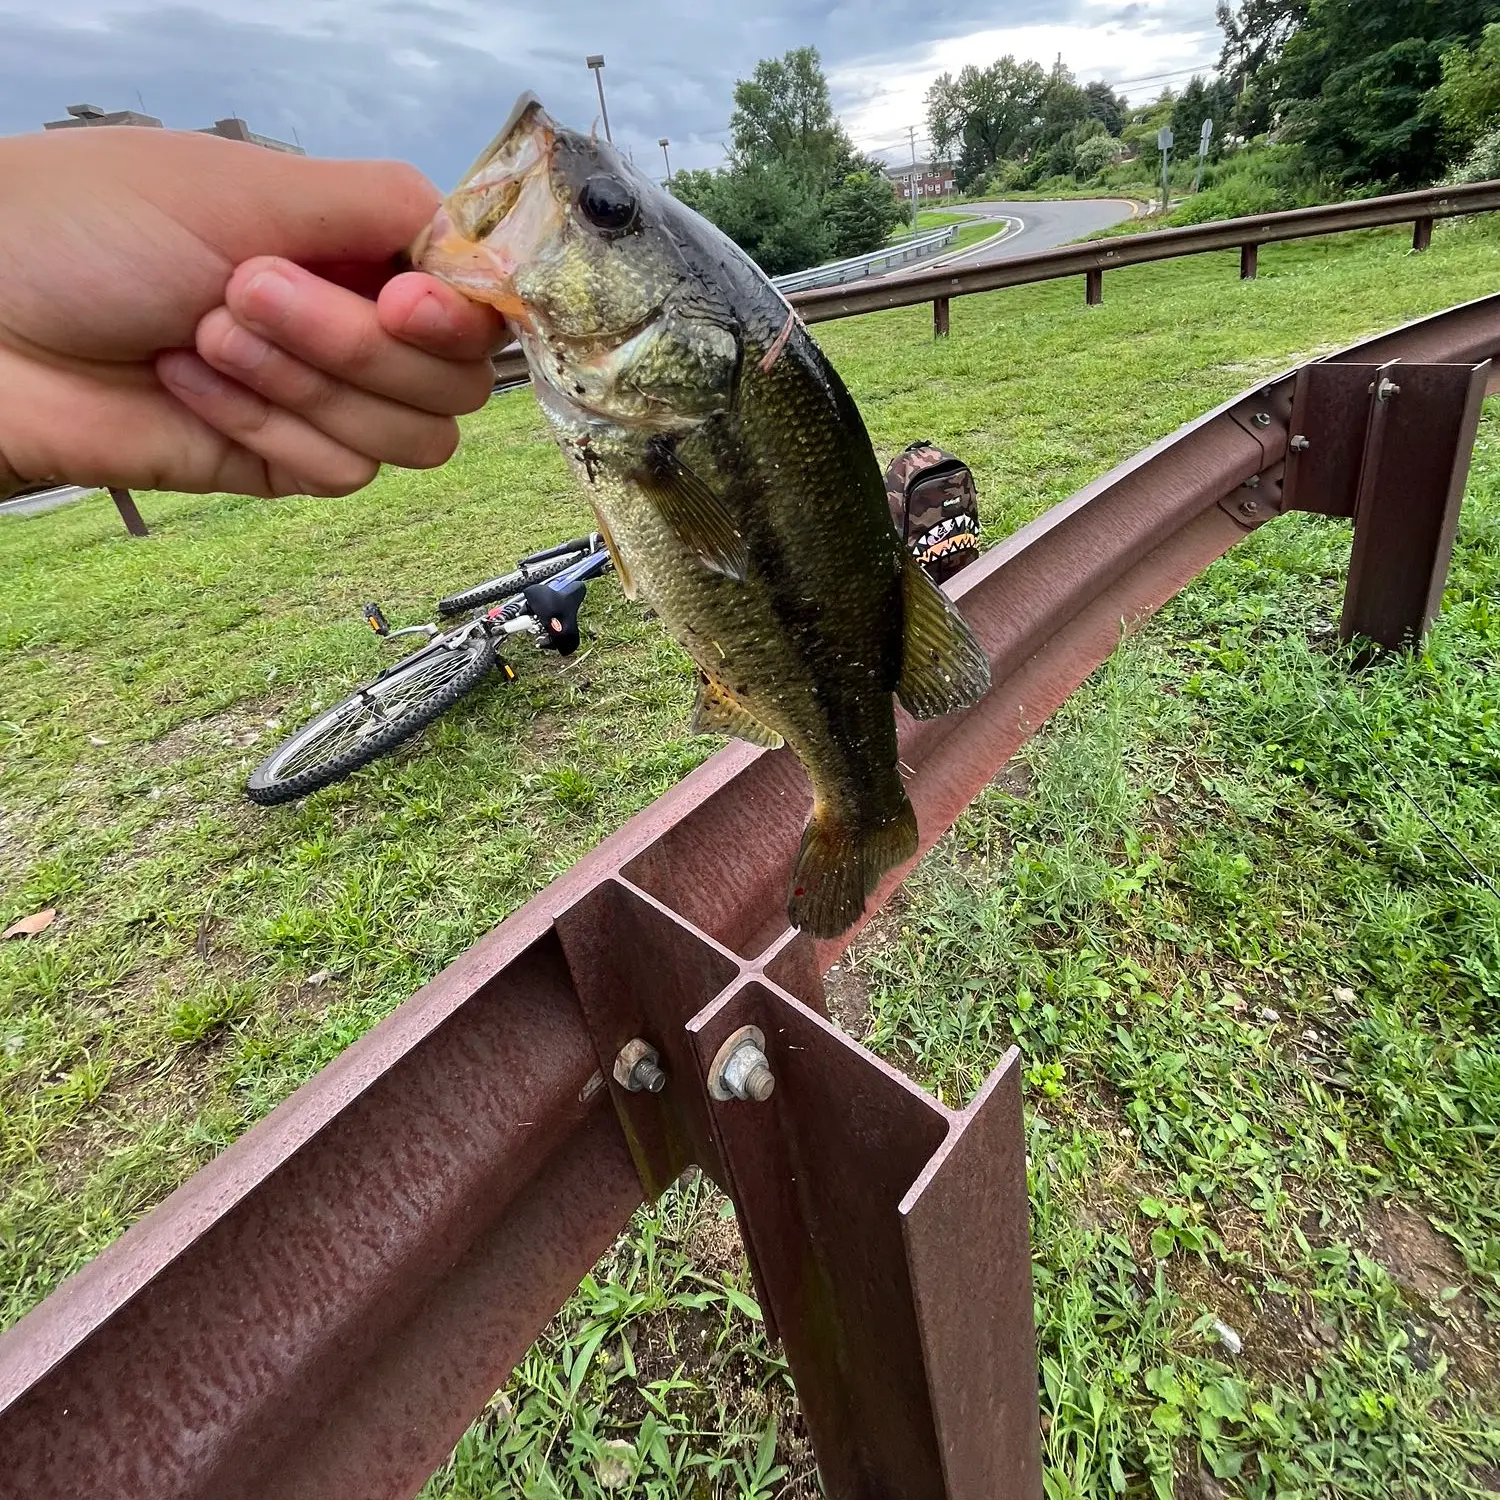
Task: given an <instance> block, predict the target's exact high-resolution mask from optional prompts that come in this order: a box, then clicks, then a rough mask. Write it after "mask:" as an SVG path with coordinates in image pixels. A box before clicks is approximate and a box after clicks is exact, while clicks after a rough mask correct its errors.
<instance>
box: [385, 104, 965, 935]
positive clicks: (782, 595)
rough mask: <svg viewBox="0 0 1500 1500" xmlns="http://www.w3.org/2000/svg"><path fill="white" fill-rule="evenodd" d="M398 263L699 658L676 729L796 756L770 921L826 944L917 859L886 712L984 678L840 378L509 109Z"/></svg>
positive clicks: (745, 263) (591, 160)
mask: <svg viewBox="0 0 1500 1500" xmlns="http://www.w3.org/2000/svg"><path fill="white" fill-rule="evenodd" d="M412 260H413V263H414V264H415V265H416V266H418V267H419V268H420V269H422V270H424V271H427V272H429V273H430V274H432V275H434V276H437V277H440V278H441V279H442V280H444V281H446V282H448V283H449V284H450V285H452V286H454V287H456V288H458V289H459V290H460V291H461V292H463V293H465V294H466V295H468V296H469V297H472V298H474V299H476V300H478V301H481V302H487V303H489V304H490V305H492V306H494V307H496V308H498V309H499V310H500V311H501V312H502V313H503V314H504V315H505V317H506V318H507V319H508V320H509V322H510V324H511V325H512V327H513V328H514V330H515V332H516V335H517V337H518V338H519V340H520V343H521V347H522V348H523V349H524V351H525V354H526V360H527V363H528V365H529V366H530V369H531V374H532V378H533V381H534V384H535V386H536V390H537V394H538V397H539V399H540V400H541V403H542V406H543V408H544V409H545V411H546V413H547V416H548V417H549V418H550V420H551V422H552V425H553V427H554V429H555V432H556V436H557V440H558V442H559V444H560V445H561V447H562V451H563V453H564V454H565V455H566V456H567V458H568V460H569V462H570V464H571V465H572V467H573V469H574V471H575V473H576V475H577V477H578V480H579V482H580V484H581V485H582V487H583V489H584V492H585V493H586V494H587V496H588V498H589V500H590V501H591V502H592V505H593V508H594V511H595V514H596V515H597V517H598V521H599V527H600V530H601V531H602V532H603V534H604V536H605V539H606V541H607V543H608V545H609V548H610V551H611V553H612V554H613V556H614V560H615V564H616V566H617V567H618V569H619V574H620V579H621V583H622V585H623V587H624V589H625V592H626V594H627V595H630V596H632V597H635V596H637V595H638V596H639V597H640V598H642V599H643V600H645V601H646V602H647V603H648V604H650V605H651V606H652V607H653V608H654V609H655V610H656V612H657V614H658V615H659V616H660V618H661V620H662V622H663V624H664V625H665V626H666V628H667V629H668V630H669V631H670V632H671V634H672V635H673V636H674V637H675V638H676V639H677V641H678V642H679V643H680V644H681V645H682V647H683V648H684V649H685V650H686V651H687V653H688V655H689V656H691V657H692V659H693V661H694V662H695V663H696V664H697V667H698V670H699V673H700V684H701V685H700V692H699V698H698V704H697V708H696V710H695V712H694V716H693V727H694V729H695V730H697V731H699V732H717V733H724V734H731V735H738V736H739V737H740V738H742V739H746V740H749V741H751V742H752V743H755V744H759V745H768V746H779V745H780V744H782V743H783V741H784V742H785V743H787V744H789V745H790V746H791V747H792V749H793V750H794V751H795V752H796V754H797V757H798V758H799V759H800V760H801V762H802V764H803V766H804V767H805V768H806V770H807V774H808V777H809V779H810V781H811V783H812V789H813V809H812V816H811V818H810V819H809V822H808V826H807V829H806V831H805V833H804V835H803V838H802V846H801V849H800V850H799V852H798V854H797V858H796V862H795V865H794V867H793V870H792V874H791V880H790V885H789V894H788V899H787V915H788V916H789V918H790V919H791V921H792V923H793V924H794V925H796V926H798V927H801V928H803V929H805V930H806V931H808V932H811V933H812V934H814V935H815V936H819V937H831V936H834V935H836V934H838V933H840V932H842V931H844V929H845V928H847V927H848V926H850V924H851V923H853V922H854V921H855V920H856V919H857V918H858V917H859V915H860V914H861V912H862V911H863V910H864V906H865V901H866V898H867V897H868V896H869V894H870V892H871V891H873V890H874V888H875V886H876V884H877V883H878V882H879V880H880V877H881V876H882V875H884V874H885V872H886V871H887V870H889V869H891V868H892V867H894V866H896V865H899V864H901V863H902V862H903V861H905V860H907V859H909V858H910V857H911V856H912V855H913V854H914V853H915V852H916V849H917V824H916V817H915V814H914V812H913V810H912V805H911V803H910V802H909V801H908V799H907V796H906V792H905V789H904V788H903V786H902V783H901V776H900V771H899V769H898V765H897V756H896V722H895V709H894V705H893V703H892V697H891V695H892V694H893V693H895V694H896V695H897V696H899V698H900V700H901V702H902V703H903V704H904V705H905V706H906V708H907V709H908V711H910V712H911V713H913V714H915V715H916V716H917V717H919V718H926V717H932V716H935V715H937V714H941V713H946V712H948V711H949V710H951V709H955V708H959V707H962V706H963V705H966V704H969V703H973V702H975V701H976V700H977V699H978V698H980V697H981V696H982V695H983V694H984V692H985V691H986V690H987V688H988V686H989V664H988V662H987V660H986V658H985V656H984V653H983V652H982V651H981V650H980V648H979V646H978V643H977V642H976V641H975V639H974V637H973V635H972V634H971V633H970V631H969V628H968V626H967V625H965V623H964V621H963V619H962V618H961V617H960V615H959V614H958V612H957V611H956V610H955V609H954V608H953V606H952V604H951V603H950V602H949V601H948V599H947V598H946V597H945V596H944V594H943V593H942V592H941V591H940V590H939V589H938V588H937V586H936V585H935V584H934V583H933V582H932V581H931V580H930V579H929V578H928V577H927V575H926V574H925V573H924V572H923V571H922V569H921V568H920V566H919V565H918V564H917V563H916V562H915V561H914V560H913V559H912V558H911V557H910V556H909V555H908V554H907V553H906V551H905V549H904V548H903V546H902V545H901V539H900V537H899V536H898V535H897V534H896V531H895V528H894V527H893V526H892V524H891V520H890V513H889V510H888V509H887V505H886V498H885V487H884V482H883V480H882V477H881V473H880V467H879V464H878V462H877V460H876V458H875V454H874V451H873V450H872V448H871V446H870V439H869V436H868V435H867V433H866V432H865V426H864V422H863V421H862V420H861V418H860V415H859V411H858V409H857V408H856V406H855V404H854V401H853V399H852V398H851V397H850V395H849V393H848V391H846V390H845V389H844V385H843V382H842V381H841V380H840V379H839V377H838V375H837V374H836V373H835V371H834V370H833V368H832V366H831V365H830V364H829V363H828V361H827V360H826V359H825V358H824V357H823V354H822V352H821V351H820V350H819V349H818V347H817V345H816V344H815V343H814V342H813V340H812V338H811V337H810V336H809V334H808V332H807V330H806V329H805V328H804V327H803V325H802V323H801V322H800V320H799V319H798V318H797V317H796V315H795V314H794V313H793V311H792V309H791V307H790V306H789V305H788V303H787V302H786V300H785V299H784V298H783V297H782V296H781V294H780V293H779V292H778V291H777V289H776V288H775V287H774V286H773V285H772V284H771V283H770V282H769V281H768V280H767V279H766V277H765V276H764V275H763V274H762V272H761V271H760V269H759V268H758V267H757V266H756V265H755V264H754V262H753V261H751V260H750V258H749V257H748V256H746V255H745V253H744V252H743V251H741V250H740V249H739V248H738V247H737V246H736V245H735V244H733V243H732V242H731V241H730V240H729V239H727V238H726V237H725V236H724V235H722V234H721V233H720V232H719V231H718V230H717V229H715V228H714V227H713V226H712V225H711V224H709V223H708V222H707V221H706V220H704V219H702V218H700V217H699V216H698V215H697V214H695V213H694V212H693V211H692V210H691V209H689V208H688V207H687V206H686V205H685V204H683V203H681V202H679V201H678V200H677V199H676V198H674V197H673V196H672V195H671V194H669V193H667V192H664V191H662V190H661V189H659V188H658V187H657V186H656V185H655V184H653V183H652V182H651V181H650V180H648V179H647V178H646V177H645V176H643V175H642V174H641V173H639V172H637V171H636V170H635V169H634V168H633V167H631V166H630V164H629V163H628V162H626V161H625V159H624V158H623V157H622V156H621V155H620V154H619V153H618V152H617V151H616V150H615V149H614V148H613V147H612V146H610V145H608V144H606V143H605V142H603V141H600V140H597V139H595V138H594V137H592V136H588V135H582V134H579V133H577V132H575V131H571V130H566V129H563V128H562V127H560V126H559V125H557V124H555V123H554V122H553V121H552V120H551V119H549V118H548V116H547V115H546V114H545V113H544V112H543V110H542V108H541V106H540V104H539V103H538V102H537V101H536V100H535V99H534V98H533V97H532V96H530V95H526V96H523V98H522V99H521V100H520V101H519V102H518V104H517V106H516V108H515V110H514V111H513V112H512V114H511V117H510V119H509V120H508V121H507V122H506V125H505V127H504V128H503V129H502V130H501V132H500V134H499V135H498V136H497V137H496V138H495V140H494V142H493V143H492V144H491V145H490V147H489V148H488V149H487V150H486V151H485V153H484V154H483V155H482V156H481V157H480V158H479V160H478V161H477V162H476V163H475V164H474V166H473V167H472V168H471V169H470V171H469V172H468V174H467V175H466V176H465V178H464V179H463V181H462V182H461V183H460V184H459V186H458V187H457V188H456V189H455V190H454V192H453V193H452V194H450V195H449V197H448V198H447V199H446V200H445V201H444V203H443V206H442V207H441V209H440V210H439V211H438V214H437V217H436V219H435V220H434V222H433V224H432V225H431V227H430V229H429V230H428V231H427V233H426V234H424V235H423V236H422V238H421V239H420V240H419V241H418V243H417V244H416V245H415V246H414V247H413V249H412Z"/></svg>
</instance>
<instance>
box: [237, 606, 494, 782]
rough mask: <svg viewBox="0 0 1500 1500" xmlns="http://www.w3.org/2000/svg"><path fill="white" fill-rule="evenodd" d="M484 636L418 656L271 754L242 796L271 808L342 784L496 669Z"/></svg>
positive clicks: (332, 709) (361, 691) (347, 699)
mask: <svg viewBox="0 0 1500 1500" xmlns="http://www.w3.org/2000/svg"><path fill="white" fill-rule="evenodd" d="M495 661H496V657H495V650H494V647H493V646H492V645H491V643H490V641H489V639H488V638H487V637H486V636H483V635H476V636H473V637H472V638H471V639H469V640H467V641H465V642H464V643H463V644H462V645H458V646H452V647H440V648H439V649H438V650H436V651H421V652H418V653H417V655H416V656H414V657H413V658H412V659H411V660H410V661H409V662H406V663H403V664H401V665H398V666H396V667H393V668H392V669H391V670H390V671H389V672H387V673H385V674H384V675H383V676H381V677H378V678H376V679H375V681H374V682H372V683H371V684H370V685H369V686H368V687H363V688H361V689H360V690H359V691H358V692H357V693H354V694H353V695H352V696H350V697H348V698H345V699H344V701H343V702H342V703H336V704H334V706H333V707H332V708H330V709H329V710H328V711H327V712H326V713H322V714H319V716H318V717H317V718H316V719H314V720H313V721H312V723H311V724H309V725H307V726H306V727H305V728H304V729H301V730H299V731H298V732H297V733H296V734H294V735H293V736H292V737H291V739H289V740H287V741H286V742H285V743H284V744H283V745H281V746H280V748H279V749H276V750H273V751H272V752H271V754H270V755H268V756H267V757H266V758H265V759H264V760H263V761H262V762H261V763H260V764H259V765H258V766H257V767H256V768H255V770H254V771H252V772H251V773H250V780H249V781H248V782H247V783H246V784H245V794H246V795H247V796H248V797H249V798H250V800H251V801H252V802H259V803H260V804H261V805H262V806H263V807H273V806H275V805H276V804H277V803H278V802H293V801H295V800H296V799H297V798H298V797H305V796H306V795H307V794H308V793H309V792H315V791H317V790H318V788H319V787H325V786H329V785H331V784H332V783H333V782H335V781H341V780H342V779H343V778H344V777H345V776H348V775H349V774H350V773H351V772H354V771H357V770H359V768H360V767H361V766H366V765H369V763H370V762H371V761H372V760H375V759H376V758H377V757H378V756H381V755H384V754H385V753H386V752H387V751H388V750H394V749H395V748H396V746H397V745H399V744H400V743H401V742H402V741H403V740H407V739H410V738H411V736H412V735H414V734H416V732H417V731H418V730H419V729H424V728H425V727H426V726H427V725H428V724H430V723H432V721H433V720H434V719H435V718H437V716H438V715H439V714H441V713H445V712H446V711H447V710H448V709H450V708H452V707H453V705H454V704H455V703H457V702H458V700H459V699H460V698H462V697H463V696H464V694H465V693H467V692H469V691H471V690H472V689H473V688H474V687H476V686H477V685H478V683H479V680H480V679H481V678H482V677H483V676H484V675H485V673H486V672H488V671H489V670H490V668H491V667H493V666H494V665H495Z"/></svg>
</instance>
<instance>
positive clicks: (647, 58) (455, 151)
mask: <svg viewBox="0 0 1500 1500" xmlns="http://www.w3.org/2000/svg"><path fill="white" fill-rule="evenodd" d="M1086 6H1087V0H1018V3H1016V4H1015V5H1013V6H1011V7H1007V9H1006V12H1005V14H1004V16H1003V18H997V17H996V15H995V12H994V10H993V8H991V7H990V6H988V5H986V4H983V3H980V0H935V3H931V4H919V3H916V0H874V3H871V4H854V3H850V0H825V3H817V0H814V3H811V4H807V3H799V0H743V3H739V4H731V5H728V6H722V7H721V6H710V5H708V4H706V3H704V0H662V3H659V4H655V5H651V6H647V5H643V4H640V3H638V0H614V3H611V0H569V3H568V4H567V5H566V6H565V7H564V6H558V5H555V4H554V5H552V6H547V5H545V4H538V3H536V0H530V3H527V4H524V5H522V4H518V3H507V0H495V3H490V0H378V3H376V4H374V5H371V4H369V3H366V0H312V3H310V4H309V3H304V0H262V3H259V4H257V5H255V6H254V7H249V8H247V7H245V6H243V5H242V4H236V5H235V6H234V7H233V9H232V10H231V9H230V8H229V7H228V6H227V5H219V4H215V5H208V4H204V5H163V6H151V5H149V4H147V3H143V0H92V3H88V0H61V3H59V4H58V5H55V6H53V7H51V8H50V9H49V10H48V11H46V12H45V13H39V9H38V10H33V11H31V12H30V13H28V14H25V15H23V14H20V13H19V12H16V11H13V10H12V11H7V10H3V9H0V58H3V59H4V62H3V67H4V73H5V89H4V93H3V97H0V134H4V133H13V132H20V131H26V130H34V129H36V128H37V127H38V126H39V125H40V124H41V123H42V121H44V120H48V119H56V118H58V117H59V116H60V115H61V114H62V112H63V109H64V107H65V106H66V105H69V104H75V103H79V102H82V101H85V100H87V101H89V102H92V103H96V104H100V105H103V106H104V107H105V108H106V109H122V108H138V107H139V105H138V103H137V95H138V94H139V96H140V98H141V99H142V100H144V102H145V105H146V109H147V111H148V112H149V113H151V114H154V115H158V116H160V117H161V118H162V119H163V120H164V121H165V122H166V123H167V124H168V125H170V126H178V127H190V126H199V125H208V124H211V123H212V122H213V121H214V120H215V119H217V118H220V117H222V116H224V115H228V114H239V115H242V116H244V118H246V119H247V120H248V121H249V122H250V125H251V126H252V128H254V129H256V130H260V131H263V132H265V133H266V134H270V135H277V136H281V137H283V138H285V139H291V138H292V136H293V134H294V133H295V135H296V136H297V137H298V138H300V140H301V141H302V144H303V145H304V146H305V147H306V148H307V149H308V150H309V151H311V152H314V153H316V154H318V155H324V156H341V155H343V156H399V157H404V158H406V159H408V160H411V161H414V162H416V163H417V165H418V166H420V167H421V168H422V169H423V170H424V171H425V172H427V174H428V175H429V176H430V177H432V178H433V180H434V181H436V182H438V183H439V184H448V183H451V182H452V180H453V179H454V178H455V177H456V175H457V174H458V173H459V172H460V171H462V169H463V168H464V167H465V166H466V165H467V164H468V162H469V160H470V159H471V158H472V156H473V154H474V152H475V151H476V150H477V149H478V147H479V146H481V145H483V144H484V142H485V141H486V140H488V138H489V136H490V134H491V132H492V130H493V129H494V126H495V124H496V122H497V121H498V120H499V119H500V118H501V117H502V116H503V115H504V113H505V111H506V110H507V109H508V107H509V105H510V103H511V100H512V99H513V98H514V97H515V95H516V94H517V93H518V92H519V91H520V90H522V89H524V88H530V89H534V90H535V91H536V92H537V93H538V94H539V95H541V97H542V99H543V100H544V101H545V102H546V103H547V105H548V107H549V108H550V109H551V110H552V111H553V113H554V114H556V115H557V116H558V117H559V118H560V119H563V120H565V121H567V122H569V123H573V124H579V125H582V124H586V123H588V122H590V121H592V119H593V118H594V116H595V114H596V113H597V108H598V106H597V102H596V99H595V95H594V88H593V81H592V78H591V77H590V75H589V74H588V73H587V71H586V70H585V69H584V66H583V56H584V54H585V53H586V52H593V51H602V52H604V53H605V54H606V56H607V57H608V58H609V63H608V65H607V67H606V70H605V83H606V88H607V90H608V99H609V110H610V118H611V124H612V125H613V128H614V133H615V137H616V140H617V141H618V142H620V143H621V144H623V145H629V146H631V147H632V148H633V149H634V151H635V153H636V155H637V157H638V158H639V157H640V156H641V154H642V153H646V161H647V162H650V163H652V164H654V163H655V161H656V160H657V159H658V152H657V147H656V144H655V143H656V140H657V137H658V136H661V135H667V136H669V137H670V138H671V139H672V142H673V147H672V154H673V163H674V165H678V166H707V165H713V164H714V163H715V162H717V161H719V160H721V159H722V146H721V142H722V140H723V139H724V137H725V135H726V133H727V121H728V117H729V111H730V108H731V98H730V95H731V91H732V89H733V86H734V80H735V79H736V78H738V77H743V76H745V75H746V74H748V73H749V71H750V70H751V69H752V68H753V67H754V65H755V62H756V60H757V59H758V58H760V57H764V56H769V55H772V54H776V53H780V52H782V51H784V50H785V49H787V48H788V47H795V46H800V45H803V44H807V43H811V44H812V45H814V46H816V47H818V49H819V50H820V51H821V53H822V55H823V60H824V64H825V66H826V67H828V68H829V69H830V71H834V70H837V69H839V68H841V67H844V66H848V65H852V64H856V63H858V64H861V65H863V64H871V65H881V66H884V67H887V68H889V67H891V66H895V65H900V64H901V62H902V60H903V59H910V60H912V61H913V62H915V61H916V60H918V59H920V57H921V54H922V53H923V51H924V49H925V48H926V46H927V45H929V44H931V43H933V42H936V41H938V40H940V39H943V38H949V37H955V36H963V35H967V34H970V33H973V32H976V31H980V30H983V29H985V28H987V27H993V26H995V25H996V23H997V20H1003V24H1004V25H1005V26H1006V27H1018V26H1026V25H1043V24H1048V23H1052V24H1058V23H1069V22H1073V23H1078V22H1081V21H1083V20H1084V19H1085V17H1090V18H1092V17H1097V15H1098V11H1097V9H1095V10H1093V11H1089V10H1087V9H1086ZM1142 8H1143V7H1137V6H1131V7H1130V9H1131V10H1132V11H1136V10H1138V9H1142ZM1144 9H1148V10H1149V13H1150V18H1151V20H1152V21H1154V22H1155V23H1157V24H1159V25H1165V26H1175V27H1178V28H1185V29H1204V28H1205V27H1206V26H1211V24H1212V18H1211V11H1210V6H1209V3H1208V0H1158V3H1157V4H1152V5H1150V6H1148V7H1144ZM1111 19H1112V20H1115V21H1117V22H1118V21H1125V19H1126V18H1125V15H1124V13H1123V12H1122V11H1120V10H1115V11H1114V12H1113V15H1112V17H1111ZM1126 24H1129V22H1126ZM976 60H978V61H983V60H986V59H976ZM860 93H868V90H860V89H851V91H850V93H849V95H848V97H846V98H843V99H836V101H835V102H836V103H843V104H847V105H849V106H851V107H852V106H853V105H854V104H856V103H858V102H860V100H859V95H860ZM643 164H644V163H643Z"/></svg>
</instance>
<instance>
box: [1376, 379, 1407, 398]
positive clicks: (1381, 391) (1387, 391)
mask: <svg viewBox="0 0 1500 1500" xmlns="http://www.w3.org/2000/svg"><path fill="white" fill-rule="evenodd" d="M1400 394H1401V387H1400V386H1399V385H1397V384H1396V382H1395V381H1394V380H1386V379H1384V378H1382V379H1381V382H1380V384H1379V385H1378V386H1376V387H1375V399H1376V400H1377V401H1389V400H1390V399H1391V397H1392V396H1399V395H1400Z"/></svg>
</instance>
